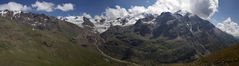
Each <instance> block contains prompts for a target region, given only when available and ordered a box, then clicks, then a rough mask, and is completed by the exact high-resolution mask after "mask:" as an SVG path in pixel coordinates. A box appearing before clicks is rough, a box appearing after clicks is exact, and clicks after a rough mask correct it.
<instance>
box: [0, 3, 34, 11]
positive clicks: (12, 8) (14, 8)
mask: <svg viewBox="0 0 239 66" xmlns="http://www.w3.org/2000/svg"><path fill="white" fill-rule="evenodd" d="M0 10H10V11H28V10H31V8H30V7H28V6H26V5H22V4H20V3H16V2H8V3H6V4H0Z"/></svg>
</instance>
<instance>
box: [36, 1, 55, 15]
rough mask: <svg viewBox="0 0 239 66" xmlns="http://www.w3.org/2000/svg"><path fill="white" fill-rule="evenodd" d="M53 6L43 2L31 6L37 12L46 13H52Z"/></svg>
mask: <svg viewBox="0 0 239 66" xmlns="http://www.w3.org/2000/svg"><path fill="white" fill-rule="evenodd" d="M54 6H55V4H53V3H50V2H45V1H42V2H40V1H36V2H35V3H34V4H32V7H33V8H36V10H38V11H46V12H52V11H53V9H54Z"/></svg>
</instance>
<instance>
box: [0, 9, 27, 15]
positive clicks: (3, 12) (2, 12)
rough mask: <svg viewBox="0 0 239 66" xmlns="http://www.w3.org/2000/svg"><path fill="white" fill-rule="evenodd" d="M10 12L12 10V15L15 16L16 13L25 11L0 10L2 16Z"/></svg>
mask: <svg viewBox="0 0 239 66" xmlns="http://www.w3.org/2000/svg"><path fill="white" fill-rule="evenodd" d="M9 12H12V13H13V15H12V16H15V15H16V14H20V13H22V12H23V11H8V10H0V14H1V16H4V15H6V14H7V13H9Z"/></svg>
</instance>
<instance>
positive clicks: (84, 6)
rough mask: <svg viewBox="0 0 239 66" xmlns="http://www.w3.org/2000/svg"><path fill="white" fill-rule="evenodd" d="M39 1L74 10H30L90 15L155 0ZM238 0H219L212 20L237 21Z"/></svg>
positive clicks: (29, 1) (29, 0)
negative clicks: (69, 6)
mask: <svg viewBox="0 0 239 66" xmlns="http://www.w3.org/2000/svg"><path fill="white" fill-rule="evenodd" d="M38 1H40V2H42V1H45V2H51V3H54V4H55V6H57V4H62V3H72V4H73V5H74V10H71V11H67V12H64V11H60V10H54V11H52V12H45V11H37V10H31V12H34V13H44V14H47V15H51V16H69V15H81V14H83V13H88V14H90V15H100V14H102V13H103V12H105V9H106V8H114V7H115V6H116V5H119V6H121V7H123V8H126V9H128V8H130V7H132V6H145V7H148V6H150V5H152V4H154V3H155V2H156V0H38ZM8 2H17V3H20V4H23V5H27V6H31V5H32V4H34V3H35V2H36V0H0V4H5V3H8ZM238 3H239V0H219V7H218V11H217V12H216V14H214V16H213V17H212V21H213V22H215V23H217V22H221V21H223V20H225V19H226V18H228V17H231V18H232V20H233V21H235V22H237V23H238V22H239V17H238V15H239V13H238V12H239V4H238Z"/></svg>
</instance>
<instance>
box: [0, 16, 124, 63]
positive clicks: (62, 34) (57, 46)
mask: <svg viewBox="0 0 239 66" xmlns="http://www.w3.org/2000/svg"><path fill="white" fill-rule="evenodd" d="M22 22H24V21H22ZM52 24H53V26H55V27H52V28H50V29H37V28H36V29H35V28H33V27H32V26H29V25H26V24H24V23H21V22H18V20H10V19H7V18H4V17H0V58H1V59H0V66H125V65H126V64H122V63H117V62H114V61H111V60H109V59H107V58H105V57H103V56H101V54H100V53H99V52H98V51H97V50H96V47H95V46H94V44H95V43H99V42H97V39H94V40H92V39H91V38H92V37H90V36H93V34H91V33H90V32H87V31H86V30H83V29H82V28H79V27H77V26H76V25H73V24H70V23H67V22H64V21H59V22H52ZM93 38H97V37H93Z"/></svg>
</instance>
